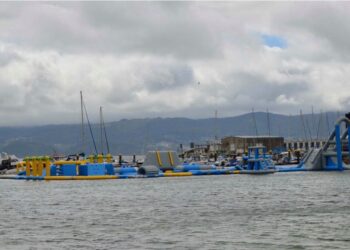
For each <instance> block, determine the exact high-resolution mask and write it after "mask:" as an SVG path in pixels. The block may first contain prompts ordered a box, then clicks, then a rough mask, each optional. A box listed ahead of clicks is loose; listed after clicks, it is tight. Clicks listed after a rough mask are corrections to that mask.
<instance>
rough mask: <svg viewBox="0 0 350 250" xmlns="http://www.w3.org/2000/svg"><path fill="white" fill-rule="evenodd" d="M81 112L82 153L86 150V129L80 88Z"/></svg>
mask: <svg viewBox="0 0 350 250" xmlns="http://www.w3.org/2000/svg"><path fill="white" fill-rule="evenodd" d="M80 112H81V153H84V151H85V131H84V128H85V126H84V109H83V92H82V91H81V90H80Z"/></svg>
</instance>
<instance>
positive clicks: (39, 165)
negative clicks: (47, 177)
mask: <svg viewBox="0 0 350 250" xmlns="http://www.w3.org/2000/svg"><path fill="white" fill-rule="evenodd" d="M37 160H38V163H37V164H38V170H37V176H42V175H43V158H42V157H38V158H37Z"/></svg>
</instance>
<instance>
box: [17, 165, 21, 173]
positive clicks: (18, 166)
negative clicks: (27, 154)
mask: <svg viewBox="0 0 350 250" xmlns="http://www.w3.org/2000/svg"><path fill="white" fill-rule="evenodd" d="M20 167H21V163H20V162H19V163H17V164H16V173H17V174H18V173H19V169H20Z"/></svg>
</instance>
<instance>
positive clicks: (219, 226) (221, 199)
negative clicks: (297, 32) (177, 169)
mask: <svg viewBox="0 0 350 250" xmlns="http://www.w3.org/2000/svg"><path fill="white" fill-rule="evenodd" d="M138 248H139V249H350V171H348V172H299V173H275V174H272V175H266V176H251V175H227V176H197V177H196V176H194V177H178V178H150V179H125V180H107V181H106V180H102V181H101V180H100V181H51V182H47V181H14V180H0V249H138Z"/></svg>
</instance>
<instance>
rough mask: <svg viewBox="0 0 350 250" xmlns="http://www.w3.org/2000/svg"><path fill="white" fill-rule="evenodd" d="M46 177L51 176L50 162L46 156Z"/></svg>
mask: <svg viewBox="0 0 350 250" xmlns="http://www.w3.org/2000/svg"><path fill="white" fill-rule="evenodd" d="M45 170H46V176H51V162H50V158H49V157H48V156H46V157H45Z"/></svg>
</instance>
